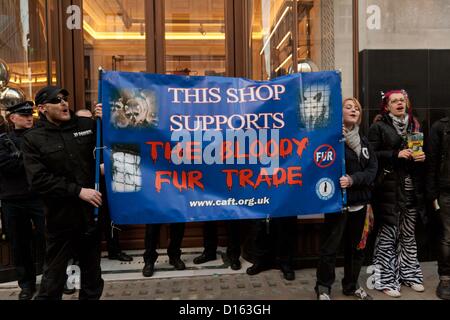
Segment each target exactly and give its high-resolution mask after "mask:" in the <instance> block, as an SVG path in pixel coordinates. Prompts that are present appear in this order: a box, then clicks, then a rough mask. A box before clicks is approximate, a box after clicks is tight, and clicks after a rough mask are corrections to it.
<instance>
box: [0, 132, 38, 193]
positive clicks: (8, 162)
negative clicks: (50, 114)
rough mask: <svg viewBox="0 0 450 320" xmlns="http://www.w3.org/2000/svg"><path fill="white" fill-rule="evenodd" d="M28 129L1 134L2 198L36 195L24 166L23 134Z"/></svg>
mask: <svg viewBox="0 0 450 320" xmlns="http://www.w3.org/2000/svg"><path fill="white" fill-rule="evenodd" d="M26 130H27V129H24V130H14V131H12V132H10V133H9V134H8V133H3V134H1V136H0V199H1V200H13V199H29V198H34V197H36V195H34V194H33V193H32V192H31V191H30V188H29V185H28V181H27V176H26V173H25V167H24V166H23V157H22V152H20V146H21V144H22V136H23V134H24V133H25V131H26Z"/></svg>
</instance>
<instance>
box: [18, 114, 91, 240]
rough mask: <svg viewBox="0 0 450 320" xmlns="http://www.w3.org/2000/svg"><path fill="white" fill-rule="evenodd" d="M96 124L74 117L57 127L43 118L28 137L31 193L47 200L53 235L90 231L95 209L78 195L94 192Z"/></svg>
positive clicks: (25, 149) (26, 157) (26, 149)
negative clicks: (91, 189) (88, 229)
mask: <svg viewBox="0 0 450 320" xmlns="http://www.w3.org/2000/svg"><path fill="white" fill-rule="evenodd" d="M95 129H96V128H95V122H94V121H93V120H92V119H89V118H81V117H80V118H78V117H76V116H74V115H73V114H72V118H71V120H70V121H67V122H64V123H62V124H61V126H57V125H55V124H52V123H51V122H49V121H47V119H46V118H45V117H43V116H42V117H41V119H40V121H39V122H38V124H37V126H36V128H34V129H32V130H30V131H28V132H27V133H26V134H25V135H24V142H23V144H22V150H23V153H24V164H25V168H26V172H27V176H28V181H29V183H30V186H31V190H32V191H34V192H37V193H39V194H41V195H42V196H43V200H44V202H45V205H46V208H47V227H48V230H49V231H50V232H62V231H64V230H65V229H70V228H80V227H82V228H86V227H88V225H87V224H88V223H89V221H91V220H92V213H93V206H91V205H90V204H88V203H87V202H85V201H82V200H81V199H80V198H79V197H78V195H79V193H80V191H81V188H94V177H95V160H94V155H93V150H94V148H95Z"/></svg>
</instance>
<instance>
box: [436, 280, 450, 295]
mask: <svg viewBox="0 0 450 320" xmlns="http://www.w3.org/2000/svg"><path fill="white" fill-rule="evenodd" d="M436 295H437V296H438V298H440V299H443V300H450V280H441V281H439V285H438V287H437V288H436Z"/></svg>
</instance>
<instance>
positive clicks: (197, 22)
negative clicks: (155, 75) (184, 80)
mask: <svg viewBox="0 0 450 320" xmlns="http://www.w3.org/2000/svg"><path fill="white" fill-rule="evenodd" d="M164 19H165V20H164V26H165V72H166V73H167V74H179V75H192V76H224V75H225V74H226V54H225V30H226V29H225V1H224V0H208V1H205V0H191V1H185V0H183V1H181V0H166V1H164Z"/></svg>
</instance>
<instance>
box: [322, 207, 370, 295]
mask: <svg viewBox="0 0 450 320" xmlns="http://www.w3.org/2000/svg"><path fill="white" fill-rule="evenodd" d="M365 218H366V207H364V208H363V209H361V210H359V211H356V212H348V211H344V212H343V213H337V214H327V215H325V223H324V225H323V226H322V230H321V235H320V243H321V245H320V258H319V265H318V267H317V283H316V290H318V291H320V292H323V291H324V290H325V291H326V293H330V291H331V286H332V285H333V283H334V280H335V279H336V274H335V265H336V255H337V252H338V250H339V247H340V244H341V241H342V239H344V278H343V279H342V288H343V292H344V293H347V294H351V293H353V292H354V291H355V290H356V289H358V288H359V284H358V278H359V273H360V271H361V266H362V264H363V262H364V250H358V249H357V246H358V243H359V242H360V240H361V236H362V233H363V228H364V221H365Z"/></svg>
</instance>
